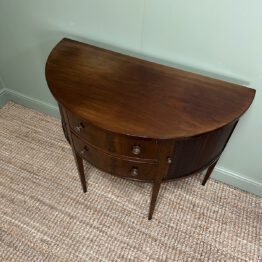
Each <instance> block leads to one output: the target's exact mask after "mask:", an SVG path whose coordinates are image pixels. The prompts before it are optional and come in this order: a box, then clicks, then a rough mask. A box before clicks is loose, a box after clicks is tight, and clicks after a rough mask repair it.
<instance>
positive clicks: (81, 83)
mask: <svg viewBox="0 0 262 262" xmlns="http://www.w3.org/2000/svg"><path fill="white" fill-rule="evenodd" d="M46 78H47V82H48V85H49V87H50V90H51V92H52V93H53V95H54V97H55V98H56V99H57V100H58V101H59V102H60V103H61V104H62V105H63V106H64V107H66V108H67V109H68V110H69V111H71V112H73V113H75V114H76V115H78V116H79V117H81V118H83V119H86V120H88V121H89V122H91V123H93V124H94V125H95V126H97V127H101V128H102V129H106V130H109V131H112V132H115V133H120V134H127V135H131V136H136V137H149V138H157V139H167V138H171V139H173V138H176V139H182V138H188V137H191V136H195V135H199V134H202V133H206V132H209V131H213V130H215V129H218V128H220V127H222V126H225V125H227V124H229V123H231V122H232V121H234V120H236V119H238V118H239V117H240V116H241V115H242V114H243V113H244V112H245V111H246V110H247V108H248V107H249V106H250V104H251V102H252V100H253V98H254V95H255V90H253V89H250V88H246V87H241V86H239V85H236V84H232V83H227V82H224V81H220V80H216V79H211V78H207V77H204V76H200V75H197V74H193V73H189V72H185V71H182V70H178V69H174V68H171V67H167V66H163V65H159V64H155V63H151V62H147V61H144V60H140V59H137V58H134V57H129V56H126V55H122V54H119V53H115V52H112V51H109V50H104V49H101V48H98V47H95V46H91V45H87V44H83V43H79V42H76V41H73V40H69V39H64V40H62V41H61V42H60V43H59V44H58V45H57V46H56V47H55V48H54V50H53V51H52V52H51V54H50V56H49V58H48V61H47V65H46ZM203 101H204V103H203Z"/></svg>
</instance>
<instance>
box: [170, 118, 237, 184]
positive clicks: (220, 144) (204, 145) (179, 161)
mask: <svg viewBox="0 0 262 262" xmlns="http://www.w3.org/2000/svg"><path fill="white" fill-rule="evenodd" d="M236 124H237V121H235V122H233V123H230V124H229V125H227V126H224V127H223V128H220V129H218V130H215V131H213V132H210V133H207V134H204V135H200V136H197V137H194V138H191V139H188V140H180V141H177V142H176V143H175V151H174V155H173V161H172V164H171V165H170V168H169V171H168V174H167V178H166V179H167V180H168V179H175V178H179V177H183V176H187V175H190V174H192V173H195V172H198V171H201V170H203V169H204V168H206V167H208V166H209V165H210V164H212V162H214V161H215V160H216V159H218V158H219V156H220V155H221V153H222V152H223V150H224V148H225V146H226V144H227V142H228V140H229V138H230V136H231V134H232V132H233V131H234V128H235V126H236Z"/></svg>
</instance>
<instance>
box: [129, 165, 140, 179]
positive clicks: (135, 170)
mask: <svg viewBox="0 0 262 262" xmlns="http://www.w3.org/2000/svg"><path fill="white" fill-rule="evenodd" d="M130 173H131V176H132V177H136V176H138V174H139V173H138V168H137V167H133V168H132V169H131V172H130Z"/></svg>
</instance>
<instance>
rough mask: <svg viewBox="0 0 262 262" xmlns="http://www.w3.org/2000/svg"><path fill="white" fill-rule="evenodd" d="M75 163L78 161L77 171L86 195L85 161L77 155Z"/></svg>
mask: <svg viewBox="0 0 262 262" xmlns="http://www.w3.org/2000/svg"><path fill="white" fill-rule="evenodd" d="M75 161H76V166H77V170H78V174H79V178H80V181H81V184H82V188H83V191H84V193H86V191H87V188H86V178H85V173H84V163H83V159H82V158H81V157H80V156H78V155H77V154H75Z"/></svg>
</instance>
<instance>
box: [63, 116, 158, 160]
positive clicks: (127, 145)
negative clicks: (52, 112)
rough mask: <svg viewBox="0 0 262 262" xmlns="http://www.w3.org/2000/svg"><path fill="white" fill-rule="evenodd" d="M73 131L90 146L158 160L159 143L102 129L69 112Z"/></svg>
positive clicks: (120, 153) (115, 152)
mask: <svg viewBox="0 0 262 262" xmlns="http://www.w3.org/2000/svg"><path fill="white" fill-rule="evenodd" d="M67 114H68V119H69V124H70V128H71V130H72V131H73V132H74V133H75V134H77V135H78V136H79V137H80V138H83V139H84V140H86V141H87V142H88V143H89V144H92V145H94V146H96V147H99V148H101V149H103V150H105V151H108V152H110V153H114V154H119V155H124V156H128V157H134V158H143V159H157V149H158V147H157V141H156V140H154V139H143V138H135V137H130V136H125V135H120V134H114V133H112V132H109V131H106V130H103V129H100V128H98V127H95V126H94V125H92V124H90V123H87V122H86V121H84V120H82V119H81V118H79V117H77V116H75V115H74V114H72V113H70V112H67Z"/></svg>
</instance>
